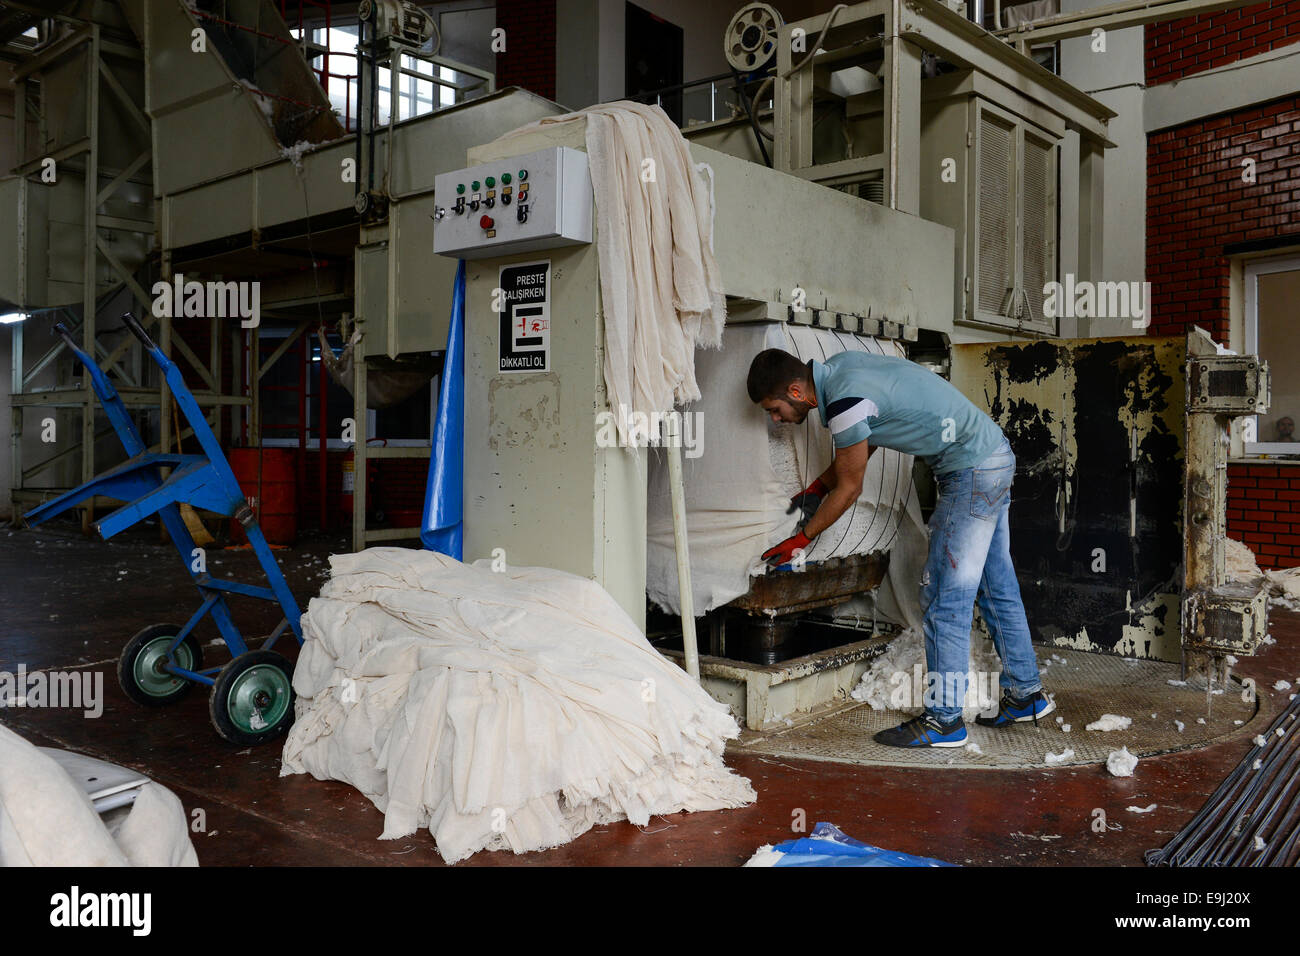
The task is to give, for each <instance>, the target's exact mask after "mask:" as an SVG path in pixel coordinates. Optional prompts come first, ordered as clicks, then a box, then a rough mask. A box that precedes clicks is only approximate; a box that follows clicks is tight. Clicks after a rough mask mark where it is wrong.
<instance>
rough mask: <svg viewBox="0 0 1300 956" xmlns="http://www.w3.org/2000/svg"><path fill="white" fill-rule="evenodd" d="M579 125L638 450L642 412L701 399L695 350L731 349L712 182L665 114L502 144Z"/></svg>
mask: <svg viewBox="0 0 1300 956" xmlns="http://www.w3.org/2000/svg"><path fill="white" fill-rule="evenodd" d="M577 122H585V123H586V145H587V157H588V161H589V166H590V169H591V185H592V190H593V192H594V194H595V202H596V246H597V249H598V250H599V252H600V298H601V304H602V311H603V313H604V320H605V390H606V392H607V394H608V398H609V406H610V409H611V410H613V411H614V412H615V415H614V418H615V421H616V423H617V427H618V429H619V439H620V441H623V442H628V443H630V441H631V438H630V436H629V434H628V433H627V429H626V423H627V422H628V421H634V420H638V419H634V418H633V417H632V416H634V415H635V416H642V415H644V416H647V417H648V416H651V415H652V414H653V413H656V412H658V413H662V412H667V411H669V410H670V409H671V408H672V407H673V405H674V404H680V403H682V402H689V401H694V400H695V399H697V398H699V397H700V388H699V385H698V384H697V383H696V381H695V349H696V346H699V347H701V348H717V347H718V346H720V345H721V343H722V325H723V322H724V321H725V320H726V315H727V304H726V295H725V290H724V288H723V285H722V276H721V273H720V271H719V269H718V264H717V261H716V260H715V259H714V257H713V208H712V184H711V182H710V181H709V179H708V177H707V175H706V174H707V173H708V170H707V168H706V167H696V166H695V165H694V163H692V161H691V154H690V150H689V148H688V147H687V143H686V140H685V138H684V137H683V136H682V134H681V131H680V130H678V129H677V127H676V125H674V123H673V121H672V120H671V119H669V118H668V114H667V113H665V112H664V111H663V110H662V109H660V108H659V107H658V106H646V105H644V104H641V103H632V102H629V101H627V100H621V101H619V102H616V103H603V104H600V105H598V106H591V107H588V108H587V109H585V110H580V111H579V112H577V113H566V114H565V115H563V116H548V117H546V118H545V119H541V120H538V121H537V122H535V123H529V124H528V125H526V126H521V127H520V128H519V129H516V130H511V131H510V132H509V133H506V134H505V135H504V136H502V137H500V139H499V140H498V142H500V141H504V140H509V139H511V138H512V137H517V136H520V135H526V134H529V133H532V132H535V131H537V130H538V129H539V128H542V127H548V126H554V125H557V124H563V123H577ZM710 175H711V174H710ZM622 408H626V415H624V414H619V412H620V410H621V409H622ZM648 420H649V422H650V424H651V426H652V428H651V431H652V433H651V434H650V435H649V436H648V437H649V438H652V439H653V438H658V437H659V436H658V429H657V422H658V421H659V420H658V418H650V419H648Z"/></svg>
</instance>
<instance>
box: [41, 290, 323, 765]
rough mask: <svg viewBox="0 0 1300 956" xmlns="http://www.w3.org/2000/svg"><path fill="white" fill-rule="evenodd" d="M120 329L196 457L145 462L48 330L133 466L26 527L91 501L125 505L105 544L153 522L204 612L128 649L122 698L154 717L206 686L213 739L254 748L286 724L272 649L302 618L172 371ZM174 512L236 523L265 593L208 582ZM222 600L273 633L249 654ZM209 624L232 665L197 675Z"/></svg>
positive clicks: (99, 379) (100, 388) (130, 425)
mask: <svg viewBox="0 0 1300 956" xmlns="http://www.w3.org/2000/svg"><path fill="white" fill-rule="evenodd" d="M122 321H123V322H124V323H125V324H126V327H127V328H128V329H130V331H131V332H132V334H134V335H135V337H136V338H138V339H139V340H140V343H141V344H142V345H143V346H144V349H145V351H146V352H147V353H148V354H149V355H150V356H151V357H152V358H153V360H154V362H156V363H157V365H158V368H159V369H161V371H162V374H163V379H164V380H165V381H166V382H167V386H168V388H170V389H171V393H172V395H173V396H174V397H175V399H176V404H177V407H178V408H179V409H180V411H181V413H182V414H184V416H185V418H186V420H188V422H189V424H190V427H191V428H193V429H194V435H195V437H196V438H197V439H198V442H199V445H200V446H201V447H202V450H203V454H201V455H183V454H179V452H177V453H170V452H169V453H167V454H156V453H151V452H149V451H148V450H147V448H146V447H145V444H144V441H143V440H142V439H141V438H140V432H139V431H138V430H137V429H136V427H135V422H133V421H132V420H131V416H130V415H129V414H128V413H127V410H126V405H125V404H124V403H123V402H122V398H121V396H120V395H119V394H118V392H117V389H116V388H114V387H113V383H112V382H110V381H109V379H108V376H107V375H105V374H104V372H103V370H102V369H101V368H100V367H99V366H98V365H97V364H96V363H95V360H94V359H93V358H92V357H91V356H89V355H87V354H86V353H85V352H84V351H82V350H81V349H80V348H78V347H77V343H76V341H75V340H74V339H73V338H72V336H71V334H69V332H68V330H67V328H66V327H65V326H64V325H63V324H62V323H60V324H58V325H56V326H55V327H54V328H55V331H56V332H58V334H59V335H61V336H63V340H64V341H65V342H66V343H67V344H68V347H69V348H70V349H71V350H72V351H73V353H74V354H75V355H76V356H77V358H79V359H80V360H81V363H82V364H83V365H84V366H85V367H86V371H87V372H88V373H89V375H90V382H91V386H92V387H93V388H94V390H95V394H96V395H98V396H99V400H100V402H101V403H102V404H103V406H104V411H105V412H106V413H107V414H108V419H109V421H110V422H111V423H112V425H113V428H114V430H115V431H116V432H117V435H118V437H119V438H120V439H121V440H122V444H123V445H124V446H125V448H126V452H127V454H128V455H130V456H131V457H130V458H129V459H128V460H127V461H125V462H123V463H122V464H120V465H118V466H117V467H116V468H111V469H109V470H108V471H106V472H104V473H103V474H102V475H99V476H97V477H95V478H92V479H91V480H90V481H88V482H86V483H85V484H84V485H81V486H80V487H79V488H74V489H72V490H71V491H68V492H65V493H64V494H61V495H59V496H58V497H57V498H54V499H52V500H50V501H48V502H46V503H45V504H43V505H41V506H40V507H38V508H34V509H33V510H31V511H29V512H28V513H27V514H26V515H24V518H25V519H26V521H27V523H28V525H29V526H32V527H35V526H36V525H39V524H41V523H42V522H44V521H48V520H49V519H50V518H53V517H55V516H56V515H59V514H62V513H63V512H65V511H67V510H68V509H70V508H74V507H76V506H77V505H78V504H80V503H81V502H83V501H86V500H87V499H93V498H94V496H95V495H103V496H105V497H108V498H116V499H118V500H121V501H125V502H126V504H124V505H122V506H121V507H120V508H118V509H117V510H116V511H113V512H112V513H110V514H109V515H107V516H106V517H104V518H101V519H100V520H99V521H97V522H95V524H94V527H95V530H96V531H98V532H99V534H100V535H101V536H102V537H103V538H104V539H105V540H107V539H108V538H111V537H113V535H115V534H117V533H119V532H121V531H124V530H126V529H127V528H129V527H131V526H132V525H134V524H135V523H136V522H138V521H142V520H144V519H145V518H148V517H149V516H150V515H154V514H156V515H158V518H159V520H161V521H162V523H163V527H165V528H166V529H167V534H168V536H169V537H170V538H171V541H172V543H173V544H174V545H175V546H176V550H177V551H179V552H180V556H181V561H182V563H183V564H184V565H185V567H186V569H187V571H188V572H189V575H190V578H191V579H192V580H193V581H194V585H195V587H197V588H198V590H199V595H200V596H201V597H202V603H201V604H200V605H199V609H198V610H197V611H195V612H194V614H193V615H192V616H191V617H190V619H189V620H188V621H187V622H186V623H185V624H183V625H176V624H153V625H150V626H149V627H146V628H145V629H144V630H142V631H140V633H138V634H136V635H135V636H134V637H133V638H131V640H130V641H128V642H127V644H126V647H125V648H124V649H123V651H122V654H121V656H120V657H119V658H118V663H117V677H118V681H119V682H120V683H121V685H122V690H123V691H125V692H126V694H127V696H128V697H130V698H131V699H132V700H134V701H135V702H137V703H139V704H143V705H145V706H148V707H160V706H163V705H166V704H171V703H173V702H175V701H177V700H180V699H181V698H182V697H184V696H185V695H186V694H188V693H189V691H190V690H191V689H192V687H193V685H194V684H206V685H208V686H209V687H211V688H212V690H211V694H210V696H209V699H208V713H209V716H210V717H211V719H212V725H213V726H214V727H215V728H216V730H217V733H218V734H220V735H221V736H222V737H223V738H225V739H226V740H228V741H230V742H231V743H235V744H241V745H245V746H246V745H250V744H260V743H262V742H264V741H267V740H270V739H272V738H273V737H276V736H278V735H279V734H280V733H282V732H283V731H285V730H286V729H288V727H289V724H291V723H292V722H293V665H292V664H291V663H290V662H289V661H288V659H286V658H285V657H284V656H283V655H281V654H279V653H277V652H276V651H275V650H273V648H274V646H275V642H276V641H277V640H278V639H279V638H280V637H281V635H283V634H284V632H285V631H286V630H289V631H291V632H292V633H293V636H294V638H295V639H296V640H297V642H298V643H299V644H302V624H301V620H300V619H301V617H302V614H301V612H300V611H299V610H298V603H297V602H296V601H295V600H294V597H293V594H292V593H291V592H290V591H289V585H288V584H287V583H286V582H285V580H284V575H283V574H282V573H281V571H280V565H279V564H278V563H277V562H276V560H275V555H274V554H272V552H271V549H270V547H269V546H268V545H267V543H266V538H265V537H264V536H263V535H262V529H261V528H260V527H258V525H257V521H256V519H255V517H254V514H253V510H252V508H250V507H249V505H248V502H247V501H245V499H244V493H243V491H241V490H240V487H239V482H238V481H236V480H235V474H234V472H233V471H231V470H230V464H229V462H227V461H226V456H225V455H224V454H223V453H222V451H221V446H220V444H219V443H218V442H217V437H216V435H214V434H213V433H212V429H211V428H210V427H209V426H208V422H207V419H205V418H204V416H203V412H202V410H201V409H200V408H199V404H198V402H197V401H195V399H194V395H193V394H192V393H191V392H190V390H189V388H188V387H186V385H185V380H184V378H183V377H182V375H181V372H180V369H178V368H177V367H176V365H175V363H174V362H172V361H171V360H170V359H169V358H168V357H167V356H166V355H164V354H163V351H162V349H160V348H159V347H158V346H157V345H156V344H155V343H154V342H153V340H152V339H150V338H149V335H148V333H147V332H146V331H145V330H144V327H143V326H141V325H140V323H139V322H137V321H136V318H135V316H133V315H132V314H131V313H129V312H128V313H126V314H125V315H123V316H122ZM164 468H170V469H171V474H170V475H168V476H167V477H163V474H162V469H164ZM178 502H179V503H184V504H189V505H191V506H193V507H195V508H204V509H206V510H208V511H214V512H216V513H217V514H220V515H226V516H233V517H234V518H235V519H236V520H237V521H239V523H240V524H241V525H242V526H243V529H244V533H245V534H246V535H247V537H248V541H249V543H250V544H251V545H252V548H253V553H254V554H255V555H257V559H258V561H259V562H260V563H261V565H262V570H263V571H264V572H265V573H266V579H267V582H268V584H269V587H257V586H254V585H251V584H242V583H240V582H237V581H230V580H223V579H221V578H218V577H214V576H213V575H212V574H211V573H209V572H208V570H207V566H206V561H202V560H199V559H200V558H201V557H202V552H201V551H200V550H199V549H197V548H196V547H195V544H194V539H193V538H192V537H191V536H190V532H189V529H188V528H187V527H186V525H185V521H184V519H183V518H182V516H181V513H180V508H179V506H178ZM228 594H241V595H245V596H247V597H253V598H260V599H262V600H265V601H274V602H276V603H278V604H279V605H280V608H281V609H282V610H283V611H284V619H283V620H282V621H281V622H280V624H279V626H277V627H276V628H275V630H274V631H273V632H272V633H271V635H270V636H269V637H268V638H267V639H266V640H265V641H264V642H263V643H262V644H261V646H260V647H259V648H257V649H256V650H249V648H248V645H247V644H246V643H245V642H244V638H243V636H242V635H241V634H240V632H239V628H238V627H236V626H235V621H234V618H233V617H232V616H231V613H230V608H229V606H228V605H227V603H226V595H228ZM209 614H210V615H211V616H212V619H213V621H214V622H215V623H216V625H217V630H218V631H219V632H220V634H221V637H222V639H223V640H224V641H225V643H226V646H227V647H228V648H229V649H230V654H231V657H232V660H231V661H230V663H228V664H226V665H225V666H224V667H208V668H205V667H204V666H203V649H202V647H201V646H200V644H199V642H198V639H197V638H196V637H195V635H194V628H195V627H196V626H197V625H198V623H199V622H200V621H201V620H203V618H204V617H205V616H206V615H209Z"/></svg>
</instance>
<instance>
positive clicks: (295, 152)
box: [280, 139, 312, 172]
mask: <svg viewBox="0 0 1300 956" xmlns="http://www.w3.org/2000/svg"><path fill="white" fill-rule="evenodd" d="M311 147H312V144H311V143H309V142H307V140H305V139H300V140H298V142H296V143H294V144H293V145H292V146H286V147H285V148H284V149H282V150H280V155H281V156H283V157H284V158H285V159H287V160H288V161H289V162H291V163H293V168H294V169H296V170H298V172H302V154H303V153H305V152H307V150H309V149H311Z"/></svg>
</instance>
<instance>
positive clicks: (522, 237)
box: [433, 146, 592, 259]
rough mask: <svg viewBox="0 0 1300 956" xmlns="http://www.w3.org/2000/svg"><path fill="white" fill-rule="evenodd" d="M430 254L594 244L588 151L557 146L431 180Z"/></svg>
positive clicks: (469, 255)
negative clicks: (431, 245)
mask: <svg viewBox="0 0 1300 956" xmlns="http://www.w3.org/2000/svg"><path fill="white" fill-rule="evenodd" d="M433 189H434V201H435V203H436V204H437V205H436V207H435V208H434V214H433V218H434V223H433V251H434V252H436V253H438V254H439V255H443V256H452V257H454V258H458V259H481V258H484V257H486V256H504V255H510V254H512V253H516V252H533V251H535V250H538V249H553V248H556V247H557V246H571V245H579V244H581V243H587V242H591V229H592V226H591V216H592V195H591V174H590V172H589V171H588V168H587V154H586V153H584V152H583V151H582V150H580V149H572V148H571V147H568V146H554V147H551V148H549V149H542V150H538V151H537V152H535V153H525V154H524V155H522V156H512V157H510V158H509V159H502V160H497V161H495V162H490V163H483V164H481V165H478V166H470V167H469V168H468V169H458V170H455V171H454V172H450V173H441V174H440V175H438V176H437V177H435V178H434V185H433Z"/></svg>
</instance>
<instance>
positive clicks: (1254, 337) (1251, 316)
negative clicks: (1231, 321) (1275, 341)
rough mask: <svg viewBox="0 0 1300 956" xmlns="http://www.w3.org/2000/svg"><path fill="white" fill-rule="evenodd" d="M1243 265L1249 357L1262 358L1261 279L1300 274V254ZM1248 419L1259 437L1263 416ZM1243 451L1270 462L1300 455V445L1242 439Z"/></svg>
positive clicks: (1285, 255)
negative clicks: (1278, 274)
mask: <svg viewBox="0 0 1300 956" xmlns="http://www.w3.org/2000/svg"><path fill="white" fill-rule="evenodd" d="M1242 265H1243V268H1242V286H1243V291H1244V302H1243V308H1242V325H1243V327H1244V328H1243V332H1244V333H1245V336H1244V338H1245V352H1246V354H1247V355H1259V291H1258V282H1259V277H1260V276H1261V275H1272V274H1274V273H1277V272H1300V252H1291V253H1286V254H1284V255H1280V256H1274V257H1270V258H1267V259H1252V260H1249V261H1247V262H1245V263H1243V264H1242ZM1259 357H1260V359H1261V360H1263V361H1268V356H1264V355H1259ZM1270 374H1272V373H1271V371H1270ZM1248 418H1249V419H1250V420H1252V421H1253V422H1254V425H1255V434H1256V435H1258V434H1259V416H1258V415H1251V416H1248ZM1245 421H1246V418H1243V419H1242V422H1243V423H1244V422H1245ZM1241 451H1242V457H1243V458H1260V459H1262V460H1268V458H1267V456H1273V455H1300V442H1286V441H1271V442H1258V441H1256V442H1248V441H1246V440H1245V439H1242V443H1241Z"/></svg>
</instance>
